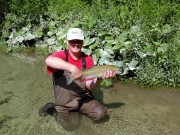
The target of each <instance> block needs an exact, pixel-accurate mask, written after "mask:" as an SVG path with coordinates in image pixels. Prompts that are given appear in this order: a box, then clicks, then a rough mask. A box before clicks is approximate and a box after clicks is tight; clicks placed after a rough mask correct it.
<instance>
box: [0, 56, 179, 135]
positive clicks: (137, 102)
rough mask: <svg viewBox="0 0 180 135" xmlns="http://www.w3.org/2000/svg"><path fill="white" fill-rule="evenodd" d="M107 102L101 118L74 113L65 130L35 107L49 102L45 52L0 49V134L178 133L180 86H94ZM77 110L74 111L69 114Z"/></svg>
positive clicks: (120, 84) (157, 134) (96, 95)
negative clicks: (2, 52) (71, 124)
mask: <svg viewBox="0 0 180 135" xmlns="http://www.w3.org/2000/svg"><path fill="white" fill-rule="evenodd" d="M94 95H95V97H96V98H97V99H98V100H99V101H100V102H102V103H103V104H104V105H105V106H106V107H108V109H109V110H108V114H109V117H107V118H106V119H104V120H103V121H101V122H100V123H93V122H92V121H91V120H90V119H88V118H86V117H84V116H82V115H78V118H79V119H78V120H79V121H76V120H74V121H73V119H72V121H73V122H74V123H77V122H79V124H78V127H76V128H75V129H74V130H72V131H69V130H68V129H65V128H64V127H63V126H62V125H61V124H60V123H59V122H58V121H56V119H55V118H54V117H52V116H46V117H40V116H39V114H38V111H39V109H40V108H41V107H42V106H43V105H44V104H45V103H47V102H53V91H52V82H51V77H50V76H49V75H47V74H46V70H45V66H44V58H43V57H39V56H35V55H27V54H13V55H9V56H5V55H0V134H1V135H6V134H8V135H37V134H38V135H49V134H51V135H57V134H65V135H81V134H82V135H83V134H87V135H144V134H146V135H179V134H180V90H177V89H172V88H167V87H161V88H158V89H156V90H152V89H150V88H149V89H143V88H141V87H139V86H137V85H136V84H133V83H126V84H124V83H123V82H116V83H114V86H113V87H112V88H109V89H102V88H101V89H100V90H95V91H94ZM73 115H76V116H77V114H73Z"/></svg>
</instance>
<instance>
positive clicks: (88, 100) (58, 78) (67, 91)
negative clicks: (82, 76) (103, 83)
mask: <svg viewBox="0 0 180 135" xmlns="http://www.w3.org/2000/svg"><path fill="white" fill-rule="evenodd" d="M65 54H66V61H67V62H68V52H67V50H65ZM82 67H83V69H86V60H85V54H84V53H82ZM63 73H64V71H63V70H60V71H58V72H56V73H54V74H53V86H54V97H55V108H56V111H57V113H58V114H61V113H68V112H74V111H79V112H81V113H82V114H84V115H86V116H87V117H89V118H91V119H92V120H94V121H96V120H99V119H101V118H103V117H104V116H106V114H107V108H105V107H104V106H102V105H101V104H100V103H99V102H98V101H97V100H95V99H94V97H93V95H92V93H91V91H90V90H88V89H87V88H86V84H85V82H79V81H73V82H72V83H71V84H69V85H67V84H66V77H65V76H64V74H63Z"/></svg>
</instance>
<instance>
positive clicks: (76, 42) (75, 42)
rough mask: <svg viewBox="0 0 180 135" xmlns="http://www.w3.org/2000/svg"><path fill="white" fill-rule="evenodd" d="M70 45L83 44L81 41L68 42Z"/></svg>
mask: <svg viewBox="0 0 180 135" xmlns="http://www.w3.org/2000/svg"><path fill="white" fill-rule="evenodd" d="M68 42H69V43H70V44H83V40H69V41H68Z"/></svg>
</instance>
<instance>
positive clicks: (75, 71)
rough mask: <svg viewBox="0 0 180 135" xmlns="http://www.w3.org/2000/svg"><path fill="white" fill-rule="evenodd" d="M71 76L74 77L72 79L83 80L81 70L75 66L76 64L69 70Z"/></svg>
mask: <svg viewBox="0 0 180 135" xmlns="http://www.w3.org/2000/svg"><path fill="white" fill-rule="evenodd" d="M71 77H72V78H74V80H79V81H84V79H85V78H84V76H83V72H82V71H81V70H80V69H79V68H77V67H76V66H74V67H73V69H72V71H71Z"/></svg>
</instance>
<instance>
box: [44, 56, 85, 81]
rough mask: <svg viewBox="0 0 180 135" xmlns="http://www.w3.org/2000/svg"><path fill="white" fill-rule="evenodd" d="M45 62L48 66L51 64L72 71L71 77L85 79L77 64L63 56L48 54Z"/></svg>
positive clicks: (56, 67) (55, 67) (53, 66)
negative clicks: (62, 57)
mask: <svg viewBox="0 0 180 135" xmlns="http://www.w3.org/2000/svg"><path fill="white" fill-rule="evenodd" d="M45 63H46V65H47V66H49V67H51V68H54V69H59V70H67V71H69V72H71V77H73V78H74V79H81V80H83V73H82V71H81V70H80V69H79V68H78V67H76V66H75V65H73V64H71V63H68V62H66V61H65V60H63V59H61V58H57V57H54V56H48V57H47V58H46V60H45Z"/></svg>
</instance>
